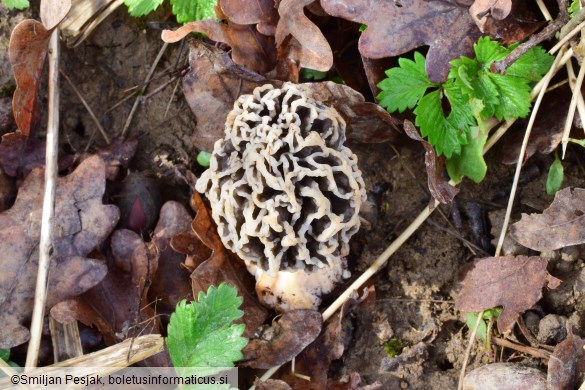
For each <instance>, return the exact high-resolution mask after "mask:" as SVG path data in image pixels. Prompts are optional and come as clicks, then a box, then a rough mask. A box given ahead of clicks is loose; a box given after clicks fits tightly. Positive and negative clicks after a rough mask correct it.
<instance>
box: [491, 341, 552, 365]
mask: <svg viewBox="0 0 585 390" xmlns="http://www.w3.org/2000/svg"><path fill="white" fill-rule="evenodd" d="M491 341H492V343H494V344H496V345H499V346H500V347H506V348H510V349H513V350H515V351H518V352H522V353H526V354H528V355H532V356H534V357H537V358H541V359H546V360H548V359H549V358H550V352H549V351H546V350H544V349H538V348H534V347H529V346H526V345H521V344H516V343H513V342H511V341H509V340H506V339H502V338H499V337H492V338H491Z"/></svg>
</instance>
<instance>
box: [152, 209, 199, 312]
mask: <svg viewBox="0 0 585 390" xmlns="http://www.w3.org/2000/svg"><path fill="white" fill-rule="evenodd" d="M191 220H192V219H191V216H190V215H189V213H188V212H187V210H186V209H185V208H184V207H183V206H182V205H181V204H180V203H178V202H174V201H170V202H166V203H165V204H164V205H163V206H162V208H161V209H160V217H159V219H158V223H157V225H156V228H155V229H154V236H153V237H152V240H151V241H150V243H149V245H148V246H149V251H151V253H156V254H157V256H158V258H159V260H158V269H157V270H156V273H155V274H154V277H153V280H152V285H151V286H150V289H149V290H148V296H149V302H154V301H156V309H157V312H158V313H159V314H168V315H170V314H171V313H172V312H173V311H174V310H175V307H176V306H177V303H179V301H181V300H182V299H187V300H188V301H192V300H193V295H192V292H191V282H190V279H189V271H187V270H186V269H185V268H184V267H181V264H182V263H183V262H184V261H185V255H183V254H180V253H177V252H176V251H174V250H173V249H172V248H171V246H170V240H171V238H173V237H174V236H175V235H177V234H179V233H180V232H182V231H185V230H187V229H189V226H190V225H191Z"/></svg>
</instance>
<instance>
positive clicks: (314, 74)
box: [301, 68, 327, 81]
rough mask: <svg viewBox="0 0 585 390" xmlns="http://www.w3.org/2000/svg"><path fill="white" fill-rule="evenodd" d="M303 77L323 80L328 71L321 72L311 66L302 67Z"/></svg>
mask: <svg viewBox="0 0 585 390" xmlns="http://www.w3.org/2000/svg"><path fill="white" fill-rule="evenodd" d="M301 77H302V78H304V79H305V80H316V81H319V80H323V79H324V78H325V77H327V72H321V71H318V70H315V69H309V68H302V69H301Z"/></svg>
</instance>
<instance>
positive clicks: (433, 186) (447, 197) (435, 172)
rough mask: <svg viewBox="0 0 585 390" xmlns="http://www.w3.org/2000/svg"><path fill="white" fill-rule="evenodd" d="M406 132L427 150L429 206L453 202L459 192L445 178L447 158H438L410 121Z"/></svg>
mask: <svg viewBox="0 0 585 390" xmlns="http://www.w3.org/2000/svg"><path fill="white" fill-rule="evenodd" d="M404 132H405V133H406V135H408V136H409V137H410V138H412V139H413V140H415V141H418V142H420V143H421V144H422V146H423V147H424V148H425V167H426V169H427V183H428V186H429V191H430V192H431V200H430V202H429V205H430V206H431V207H433V206H434V205H435V199H436V200H438V201H439V202H441V203H443V204H448V203H451V202H452V201H453V198H455V195H457V193H458V192H459V190H458V189H457V188H456V187H453V186H452V185H450V184H449V182H448V181H447V180H446V179H445V178H444V177H443V167H444V165H445V157H444V156H441V157H438V156H437V153H436V152H435V148H433V145H431V144H430V143H429V142H427V141H425V140H424V139H423V138H422V137H421V136H420V134H419V133H418V131H417V130H416V127H414V125H413V124H412V122H410V121H409V120H405V121H404Z"/></svg>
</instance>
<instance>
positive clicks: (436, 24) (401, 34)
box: [321, 0, 479, 82]
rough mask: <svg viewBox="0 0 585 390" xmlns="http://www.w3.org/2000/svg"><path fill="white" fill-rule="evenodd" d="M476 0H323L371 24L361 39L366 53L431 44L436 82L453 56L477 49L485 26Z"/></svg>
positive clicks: (430, 71)
mask: <svg viewBox="0 0 585 390" xmlns="http://www.w3.org/2000/svg"><path fill="white" fill-rule="evenodd" d="M470 4H471V3H470V2H469V1H466V0H463V1H455V0H449V1H442V0H429V1H416V0H401V1H394V0H376V1H373V2H364V1H362V0H321V6H322V7H323V9H324V10H325V11H326V12H327V13H329V14H330V15H333V16H337V17H340V18H344V19H347V20H351V21H353V22H356V23H363V24H366V25H367V26H368V27H367V28H366V30H365V31H364V32H363V33H362V35H361V37H360V40H359V50H360V53H361V54H362V56H364V57H367V58H374V59H377V58H384V57H393V56H398V55H400V54H403V53H406V52H408V51H411V50H413V49H415V48H417V47H419V46H423V45H428V46H430V47H429V52H428V54H427V61H426V71H427V75H428V76H429V79H430V80H431V81H433V82H443V81H445V80H446V79H447V73H448V72H449V68H450V65H449V61H451V60H453V59H455V58H458V57H460V56H462V55H467V56H472V54H473V50H472V49H473V43H474V42H475V41H476V40H477V38H478V37H479V30H478V28H477V27H476V25H475V23H474V22H473V19H472V18H471V16H470V15H469V10H468V7H469V5H470ZM380 15H384V17H380Z"/></svg>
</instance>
